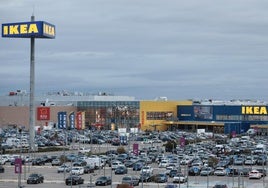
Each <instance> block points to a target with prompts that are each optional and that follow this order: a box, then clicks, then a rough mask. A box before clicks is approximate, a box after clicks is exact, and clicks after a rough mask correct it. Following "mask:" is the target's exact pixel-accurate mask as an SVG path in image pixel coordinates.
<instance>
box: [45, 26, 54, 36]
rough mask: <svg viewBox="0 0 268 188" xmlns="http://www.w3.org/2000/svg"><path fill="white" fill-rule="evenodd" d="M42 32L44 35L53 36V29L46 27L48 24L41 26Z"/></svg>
mask: <svg viewBox="0 0 268 188" xmlns="http://www.w3.org/2000/svg"><path fill="white" fill-rule="evenodd" d="M43 31H44V34H47V35H51V36H55V27H53V26H51V25H48V24H45V23H44V24H43Z"/></svg>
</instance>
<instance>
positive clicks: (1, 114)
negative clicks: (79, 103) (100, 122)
mask: <svg viewBox="0 0 268 188" xmlns="http://www.w3.org/2000/svg"><path fill="white" fill-rule="evenodd" d="M49 108H50V119H49V120H42V121H38V120H37V117H36V125H37V126H45V125H46V123H49V122H53V123H57V122H58V116H57V114H58V112H60V111H66V112H67V114H69V113H70V112H72V111H74V112H76V109H77V108H76V107H74V106H50V107H49ZM36 109H37V108H36ZM36 115H37V110H36ZM8 125H17V126H25V128H26V129H28V128H29V107H28V106H0V126H1V127H4V126H8Z"/></svg>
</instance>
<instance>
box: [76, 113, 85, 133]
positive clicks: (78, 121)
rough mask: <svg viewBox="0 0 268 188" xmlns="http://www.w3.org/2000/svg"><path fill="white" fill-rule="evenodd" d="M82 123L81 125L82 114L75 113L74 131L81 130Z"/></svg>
mask: <svg viewBox="0 0 268 188" xmlns="http://www.w3.org/2000/svg"><path fill="white" fill-rule="evenodd" d="M82 123H83V121H82V112H77V113H76V127H75V128H76V129H77V130H80V129H82Z"/></svg>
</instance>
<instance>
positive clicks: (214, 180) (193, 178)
mask: <svg viewBox="0 0 268 188" xmlns="http://www.w3.org/2000/svg"><path fill="white" fill-rule="evenodd" d="M184 134H185V138H187V137H188V136H189V138H191V139H192V137H194V136H193V135H194V134H192V133H191V134H190V133H184ZM166 135H173V134H172V133H166V134H165V136H166ZM138 137H139V136H137V135H136V136H135V139H134V137H133V139H132V140H129V143H128V144H127V145H119V146H118V145H114V144H112V143H106V142H105V143H102V144H90V143H79V142H73V143H71V144H70V145H68V150H67V149H66V151H54V152H46V153H39V152H36V153H34V155H31V156H30V157H33V158H40V157H42V156H44V155H46V156H62V155H65V156H69V155H70V154H72V155H77V156H80V157H81V156H83V157H84V158H85V155H81V151H80V150H79V149H80V148H89V149H90V150H91V151H90V155H91V156H98V157H100V156H103V155H104V154H105V152H106V151H117V149H118V147H123V148H124V150H125V151H126V153H127V154H128V160H129V159H130V158H133V159H135V160H140V158H142V160H144V159H146V162H145V163H143V166H150V167H151V168H152V170H153V171H152V173H151V175H152V176H153V175H157V174H161V173H164V174H167V181H166V182H163V183H160V182H155V181H150V182H146V181H145V182H142V181H141V182H139V185H138V186H137V187H149V186H150V187H166V186H167V185H171V184H174V185H176V186H177V187H182V188H183V187H213V186H214V185H216V184H226V185H227V186H228V188H230V187H240V188H242V187H258V188H259V187H263V188H265V187H267V185H268V182H267V177H266V176H263V177H260V178H256V179H250V178H249V176H248V173H249V172H250V170H252V169H264V170H267V163H266V161H265V163H264V162H263V163H262V164H257V163H255V162H254V163H253V164H245V161H244V162H243V163H242V164H241V165H236V164H234V161H235V160H236V159H237V158H239V157H241V156H243V159H246V156H262V154H265V156H266V155H267V154H266V151H265V152H264V153H262V154H260V153H258V154H256V155H255V153H254V152H253V151H255V149H256V148H255V146H256V145H257V144H259V143H260V142H261V143H267V142H265V141H266V138H265V137H254V138H248V139H249V140H247V141H245V143H247V147H246V149H249V148H252V149H251V150H252V152H250V153H248V151H246V152H245V151H244V152H242V151H240V152H239V151H238V150H237V146H235V145H236V142H235V141H231V140H229V139H227V143H226V144H217V143H214V142H215V138H213V139H209V138H204V140H200V141H199V142H193V143H189V144H188V145H187V146H184V147H180V146H179V145H177V146H176V147H174V145H173V146H172V151H167V150H166V148H165V147H164V144H166V143H167V142H169V141H166V140H164V141H162V140H161V141H160V142H159V141H158V140H157V141H152V140H153V139H154V137H153V138H152V139H151V138H150V137H149V136H148V135H147V136H146V140H143V141H140V140H138V139H137V138H138ZM203 137H204V136H203ZM158 138H164V136H163V135H161V137H160V136H159V137H158ZM179 138H180V137H179ZM193 140H195V141H196V140H197V137H195V138H193ZM212 140H213V141H212ZM251 141H252V143H251ZM245 143H244V141H243V143H240V142H239V143H238V145H240V146H239V147H240V149H243V148H244V150H245ZM134 144H138V146H139V155H138V156H135V155H133V149H134V148H133V147H134ZM254 144H255V145H254ZM219 145H223V146H224V149H221V150H217V149H216V150H215V147H216V146H217V147H220V146H219ZM242 146H243V147H242ZM59 147H60V146H59ZM239 147H238V148H239ZM229 150H230V151H229ZM79 151H80V152H79ZM150 151H152V152H153V153H155V158H154V157H153V155H151V152H150ZM78 153H80V154H79V155H78ZM227 153H228V154H227ZM246 154H247V155H246ZM160 155H161V156H162V157H163V158H162V162H163V161H165V159H168V158H169V159H170V160H169V163H168V165H167V166H161V164H160V163H161V160H160V159H159V156H160ZM22 156H24V157H25V158H26V156H28V154H27V153H23V154H22ZM108 156H111V155H108ZM149 156H150V157H149ZM208 156H211V157H212V159H215V160H216V161H214V162H215V164H213V171H212V172H211V174H209V175H201V169H204V167H207V166H211V165H212V163H211V161H210V162H209V160H210V158H208ZM230 156H231V158H232V160H230V159H231V158H230ZM1 157H3V155H2V156H1ZM30 157H29V158H30ZM89 157H90V156H89ZM114 157H115V159H116V160H117V159H119V158H116V157H118V155H115V156H114ZM157 157H158V158H157ZM29 158H28V159H29ZM105 159H106V158H105ZM115 159H114V160H115ZM171 159H172V160H171ZM188 159H189V161H187V162H185V161H186V160H188ZM252 159H253V157H252ZM128 160H125V161H124V162H123V164H124V165H127V162H126V161H128ZM226 160H228V161H229V160H230V161H229V162H228V164H226V166H224V170H223V174H220V175H216V174H215V170H216V168H217V165H219V163H220V162H221V163H220V164H223V161H226ZM172 161H173V162H172ZM174 161H176V162H175V163H174ZM200 161H201V163H200V164H199V162H200ZM64 162H65V164H67V165H69V166H71V167H72V164H74V161H67V160H66V161H64ZM194 163H195V164H194ZM2 166H3V167H4V168H5V172H4V173H1V176H0V187H1V188H5V187H18V185H19V183H18V182H19V176H18V174H16V173H15V166H14V165H12V164H11V162H10V161H8V162H6V163H5V164H3V165H2ZM171 167H172V168H171ZM192 167H194V168H193V169H194V170H193V171H194V172H193V173H194V174H191V172H190V169H191V168H192ZM58 168H59V166H57V165H55V166H52V162H45V164H42V165H40V166H39V165H33V164H32V160H29V161H28V162H26V163H25V165H23V166H22V174H21V185H22V186H24V187H49V186H53V187H59V188H60V187H69V186H67V185H65V179H66V178H67V177H68V176H69V174H70V172H66V173H58ZM111 168H112V166H110V165H109V164H108V163H105V165H104V167H103V168H96V169H94V172H92V173H89V174H81V175H80V176H81V177H82V178H83V179H84V183H83V184H80V185H71V186H74V187H89V185H94V186H95V183H96V180H97V178H98V177H100V176H110V177H111V178H112V185H106V186H103V187H116V186H117V185H118V184H120V183H121V182H122V178H123V177H124V176H126V175H133V176H136V177H140V175H141V171H140V170H133V166H128V167H127V174H115V170H111ZM175 168H176V169H179V170H180V173H181V174H183V175H185V176H186V177H187V181H186V182H181V183H174V182H173V181H174V178H173V177H170V176H169V172H170V170H171V169H175ZM231 169H238V170H241V171H242V169H248V171H247V172H246V173H245V174H241V173H239V174H233V175H231V174H230V170H231ZM31 173H40V174H42V175H43V176H44V183H40V184H27V183H26V181H27V178H28V176H29V174H31Z"/></svg>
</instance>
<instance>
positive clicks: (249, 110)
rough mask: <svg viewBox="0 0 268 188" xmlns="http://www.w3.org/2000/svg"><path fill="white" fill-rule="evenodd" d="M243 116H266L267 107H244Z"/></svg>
mask: <svg viewBox="0 0 268 188" xmlns="http://www.w3.org/2000/svg"><path fill="white" fill-rule="evenodd" d="M242 114H247V115H251V114H252V115H253V114H255V115H266V114H267V109H266V106H242Z"/></svg>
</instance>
